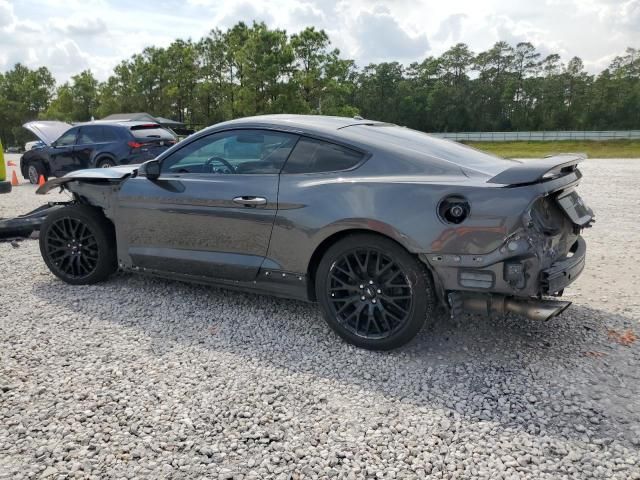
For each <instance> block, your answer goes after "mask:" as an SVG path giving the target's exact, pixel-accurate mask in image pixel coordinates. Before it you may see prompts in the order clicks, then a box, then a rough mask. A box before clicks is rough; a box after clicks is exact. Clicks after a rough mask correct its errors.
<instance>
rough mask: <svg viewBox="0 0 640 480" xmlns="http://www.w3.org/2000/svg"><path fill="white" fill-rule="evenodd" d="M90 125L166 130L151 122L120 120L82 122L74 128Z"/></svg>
mask: <svg viewBox="0 0 640 480" xmlns="http://www.w3.org/2000/svg"><path fill="white" fill-rule="evenodd" d="M89 125H96V126H101V125H112V126H116V127H128V128H131V127H137V126H138V125H157V127H158V128H164V127H163V126H162V125H160V124H159V123H157V122H150V121H147V122H145V121H140V120H122V121H118V120H94V121H93V122H82V123H76V124H74V125H73V126H74V127H86V126H89Z"/></svg>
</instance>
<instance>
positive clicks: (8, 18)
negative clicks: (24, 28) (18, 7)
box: [0, 0, 16, 28]
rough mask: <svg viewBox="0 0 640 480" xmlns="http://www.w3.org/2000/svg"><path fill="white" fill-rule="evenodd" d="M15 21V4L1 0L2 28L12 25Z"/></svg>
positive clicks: (0, 18)
mask: <svg viewBox="0 0 640 480" xmlns="http://www.w3.org/2000/svg"><path fill="white" fill-rule="evenodd" d="M15 21H16V19H15V16H14V14H13V6H12V5H11V4H10V3H9V2H6V1H4V0H2V1H0V28H6V27H8V26H11V25H13V23H15Z"/></svg>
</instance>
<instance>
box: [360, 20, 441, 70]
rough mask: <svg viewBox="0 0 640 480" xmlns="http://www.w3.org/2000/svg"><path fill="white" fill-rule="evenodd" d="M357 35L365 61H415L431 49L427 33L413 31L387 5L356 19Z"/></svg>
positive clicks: (363, 60)
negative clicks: (406, 28)
mask: <svg viewBox="0 0 640 480" xmlns="http://www.w3.org/2000/svg"><path fill="white" fill-rule="evenodd" d="M354 37H355V40H356V42H357V49H356V50H355V53H356V55H357V57H358V59H359V60H360V61H361V62H369V61H373V62H380V61H387V60H389V61H394V60H397V61H401V62H405V61H412V60H415V59H417V58H420V57H423V56H424V55H425V54H426V53H427V51H428V50H429V39H428V38H427V35H426V34H420V35H416V36H411V35H409V33H407V31H406V30H404V29H403V28H402V26H401V25H400V24H399V22H398V20H397V19H396V18H395V17H394V16H393V15H392V14H391V12H390V11H389V10H388V9H387V8H386V7H378V8H376V9H375V10H374V11H373V12H367V11H365V12H362V13H361V14H360V15H359V16H358V17H357V18H356V20H355V29H354Z"/></svg>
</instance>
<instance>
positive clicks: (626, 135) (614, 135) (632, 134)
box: [431, 130, 640, 142]
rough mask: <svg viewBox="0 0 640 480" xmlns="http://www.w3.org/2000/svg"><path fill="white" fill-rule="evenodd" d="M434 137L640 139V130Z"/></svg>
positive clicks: (458, 138) (460, 134)
mask: <svg viewBox="0 0 640 480" xmlns="http://www.w3.org/2000/svg"><path fill="white" fill-rule="evenodd" d="M431 135H433V136H434V137H440V138H447V139H449V140H458V141H472V142H509V141H514V140H520V141H531V142H539V141H543V140H546V141H552V140H625V139H626V140H629V139H635V140H640V130H602V131H591V132H574V131H570V130H567V131H551V132H445V133H431Z"/></svg>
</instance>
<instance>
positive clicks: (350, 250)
mask: <svg viewBox="0 0 640 480" xmlns="http://www.w3.org/2000/svg"><path fill="white" fill-rule="evenodd" d="M315 289H316V299H317V300H318V303H319V304H320V306H321V307H322V310H323V313H324V317H325V320H326V321H327V323H328V324H329V326H330V327H331V328H333V330H334V331H335V332H336V333H338V334H339V335H340V336H341V337H343V338H344V339H345V340H347V341H348V342H350V343H352V344H354V345H356V346H358V347H362V348H367V349H371V350H389V349H392V348H397V347H399V346H401V345H404V344H405V343H407V342H409V341H410V340H411V339H412V338H413V337H415V336H416V335H417V333H418V332H419V331H420V329H421V328H422V326H423V324H424V323H425V320H427V318H430V317H431V316H432V313H433V310H434V307H435V302H436V296H435V292H434V288H433V283H432V280H431V275H430V273H429V272H428V270H427V269H426V267H425V266H424V265H423V264H422V263H421V262H420V261H419V260H418V259H417V258H416V257H415V256H413V255H411V254H410V253H409V252H408V251H407V250H405V249H404V248H403V247H402V246H401V245H399V244H398V243H396V242H394V241H393V240H391V239H389V238H385V237H382V236H379V235H375V234H364V233H363V234H353V235H349V236H347V237H345V238H343V239H341V240H339V241H338V242H336V243H335V244H334V245H332V246H331V247H330V248H329V249H328V250H327V252H326V253H325V255H324V257H323V258H322V260H321V261H320V263H319V265H318V268H317V271H316V284H315Z"/></svg>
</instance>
